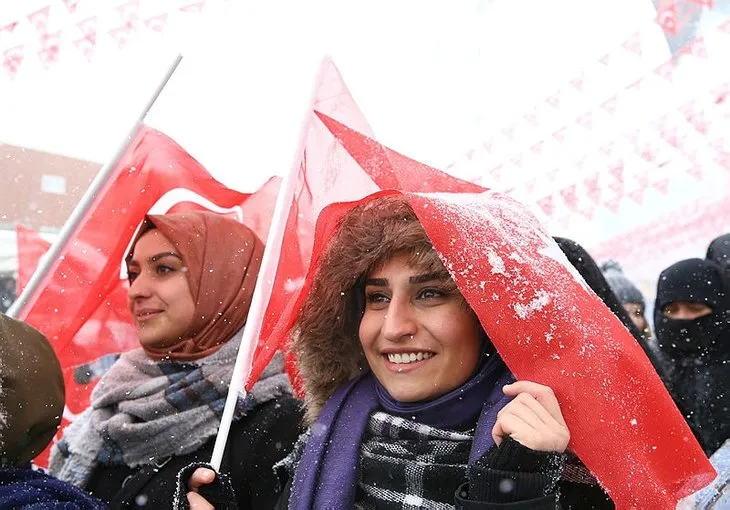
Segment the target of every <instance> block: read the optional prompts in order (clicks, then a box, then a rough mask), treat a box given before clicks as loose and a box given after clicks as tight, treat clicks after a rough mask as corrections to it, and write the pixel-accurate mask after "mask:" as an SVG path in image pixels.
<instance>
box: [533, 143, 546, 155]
mask: <svg viewBox="0 0 730 510" xmlns="http://www.w3.org/2000/svg"><path fill="white" fill-rule="evenodd" d="M544 144H545V142H543V141H542V140H540V141H539V142H537V143H536V144H535V145H533V146H532V147H530V150H531V151H532V152H534V153H535V154H542V146H543V145H544Z"/></svg>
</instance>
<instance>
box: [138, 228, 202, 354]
mask: <svg viewBox="0 0 730 510" xmlns="http://www.w3.org/2000/svg"><path fill="white" fill-rule="evenodd" d="M131 255H132V257H131V258H130V260H128V262H127V274H128V277H129V294H128V295H129V311H130V312H131V313H132V318H133V319H134V323H135V325H136V326H137V331H138V333H139V342H140V343H141V344H142V345H143V346H144V347H145V348H148V349H154V348H157V349H160V348H162V349H164V348H166V347H169V346H170V345H171V344H173V343H175V342H176V341H177V340H179V339H180V338H183V335H184V333H185V331H186V330H187V329H188V328H189V327H190V325H191V324H192V322H193V317H194V314H195V302H193V296H192V294H190V285H189V284H188V279H187V276H186V273H187V268H186V267H185V265H184V262H183V259H182V257H181V256H180V255H179V254H178V253H177V252H176V251H175V247H174V246H173V245H172V243H171V242H170V241H169V240H168V239H167V238H166V237H165V236H164V235H162V234H161V233H160V231H159V230H157V229H153V230H150V231H148V232H146V233H145V234H143V235H142V236H141V237H140V238H139V239H138V240H137V243H136V244H135V246H134V251H133V252H132V254H131Z"/></svg>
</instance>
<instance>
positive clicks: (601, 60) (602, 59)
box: [598, 53, 611, 66]
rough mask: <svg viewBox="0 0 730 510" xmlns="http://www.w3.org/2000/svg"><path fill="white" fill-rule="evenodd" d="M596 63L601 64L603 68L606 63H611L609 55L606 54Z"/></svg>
mask: <svg viewBox="0 0 730 510" xmlns="http://www.w3.org/2000/svg"><path fill="white" fill-rule="evenodd" d="M598 61H599V62H600V63H601V64H603V65H604V66H607V65H608V63H609V62H610V61H611V54H610V53H606V54H605V55H604V56H602V57H601V58H599V59H598Z"/></svg>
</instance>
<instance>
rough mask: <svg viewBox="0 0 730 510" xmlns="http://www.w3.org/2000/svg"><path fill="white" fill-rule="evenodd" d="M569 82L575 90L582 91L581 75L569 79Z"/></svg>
mask: <svg viewBox="0 0 730 510" xmlns="http://www.w3.org/2000/svg"><path fill="white" fill-rule="evenodd" d="M570 84H571V85H572V86H573V87H574V88H575V90H577V91H579V92H582V91H583V76H579V77H577V78H573V79H572V80H570Z"/></svg>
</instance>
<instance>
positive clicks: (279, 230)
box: [210, 59, 328, 471]
mask: <svg viewBox="0 0 730 510" xmlns="http://www.w3.org/2000/svg"><path fill="white" fill-rule="evenodd" d="M325 62H328V60H327V59H325V60H323V62H322V64H320V67H319V72H318V73H317V77H316V79H315V81H314V88H313V89H312V94H311V99H310V101H309V107H308V110H307V114H306V115H305V117H304V121H303V122H302V127H301V129H300V132H299V140H298V144H297V150H296V152H295V154H294V161H293V162H292V166H291V168H290V169H289V172H288V173H287V174H286V175H285V176H284V179H283V180H282V183H281V188H280V190H279V195H278V196H277V197H276V205H275V206H274V214H273V218H272V219H271V226H270V227H269V234H268V236H267V238H266V246H265V248H264V254H263V256H262V258H261V268H260V269H259V276H258V281H257V284H256V287H255V288H254V291H253V296H252V298H251V308H250V309H249V312H248V319H247V321H246V326H245V329H244V330H243V338H242V339H241V345H240V347H239V348H238V354H237V356H236V364H235V365H234V367H233V375H232V376H231V384H230V386H229V388H228V396H227V397H226V405H225V407H224V409H223V415H222V416H221V423H220V427H219V428H218V435H217V436H216V438H215V445H214V446H213V454H212V456H211V460H210V464H211V466H213V468H214V469H215V470H216V471H220V467H221V461H222V460H223V452H224V451H225V448H226V442H227V441H228V434H229V432H230V430H231V421H232V420H233V413H234V411H235V410H236V404H237V403H238V398H239V395H241V396H245V394H246V391H245V389H244V384H245V382H246V380H247V379H248V375H249V374H250V373H251V366H252V365H253V355H254V352H255V350H256V345H257V343H258V338H259V335H260V333H261V326H262V325H263V322H264V314H265V312H266V307H267V306H268V304H269V299H270V298H271V292H272V290H273V285H274V279H275V278H276V270H277V268H278V267H279V258H280V256H281V248H282V243H283V240H284V231H285V229H286V224H287V220H288V217H289V209H290V208H291V203H292V200H293V199H294V191H295V190H296V186H297V182H298V178H297V177H298V173H299V162H300V156H301V153H302V151H303V150H304V143H305V141H306V139H307V133H308V131H309V126H310V125H311V120H312V117H313V115H314V107H313V106H314V101H315V98H316V95H317V90H318V89H319V87H320V84H321V82H322V79H323V77H324V75H325V71H326V67H327V66H326V64H325Z"/></svg>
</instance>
